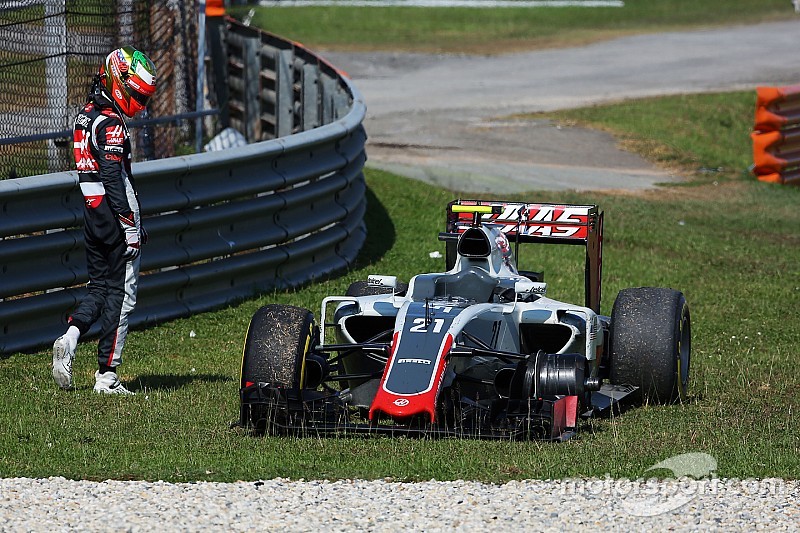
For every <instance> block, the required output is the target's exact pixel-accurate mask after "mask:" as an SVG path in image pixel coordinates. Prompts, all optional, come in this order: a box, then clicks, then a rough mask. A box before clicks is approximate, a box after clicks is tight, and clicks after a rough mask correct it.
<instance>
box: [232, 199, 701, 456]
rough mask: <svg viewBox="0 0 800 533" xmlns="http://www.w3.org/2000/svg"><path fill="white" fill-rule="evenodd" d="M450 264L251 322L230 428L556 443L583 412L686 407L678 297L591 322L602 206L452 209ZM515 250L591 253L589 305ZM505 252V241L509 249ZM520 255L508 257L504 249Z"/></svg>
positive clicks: (625, 304)
mask: <svg viewBox="0 0 800 533" xmlns="http://www.w3.org/2000/svg"><path fill="white" fill-rule="evenodd" d="M439 239H440V240H441V241H444V242H445V243H446V244H445V246H446V266H445V268H446V270H445V271H443V272H436V273H424V274H418V275H415V276H413V277H412V278H411V279H410V280H409V282H408V283H407V284H406V283H402V282H400V281H398V279H397V278H396V277H395V276H391V275H374V276H369V277H368V279H367V280H366V281H358V282H355V283H353V284H352V285H351V286H350V287H349V289H348V290H347V292H346V294H345V295H343V296H328V297H326V298H324V299H323V300H322V304H321V307H320V310H319V314H318V318H315V316H314V313H312V312H311V311H310V310H308V309H304V308H300V307H295V306H289V305H277V304H275V305H266V306H264V307H262V308H261V309H259V310H258V311H257V312H256V313H255V315H254V316H253V317H252V320H251V322H250V325H249V328H248V331H247V335H246V338H245V345H244V354H243V360H242V368H241V383H240V390H239V397H240V418H239V422H238V423H239V424H240V425H241V426H243V427H246V428H252V429H253V430H255V431H257V432H266V433H269V434H296V435H297V434H299V435H317V434H326V433H337V434H347V433H362V432H366V433H376V434H381V433H390V434H394V435H441V436H466V437H478V438H506V439H545V440H556V441H563V440H566V439H569V438H570V437H572V436H573V435H575V433H576V430H577V429H578V426H579V422H580V420H581V419H582V418H584V417H588V416H592V415H597V414H598V413H602V412H609V411H610V410H613V409H614V408H615V407H620V406H622V405H624V403H625V402H627V403H628V404H631V405H635V404H637V403H645V402H646V403H659V404H662V403H671V402H678V401H682V400H683V399H685V398H686V393H687V385H688V381H689V363H690V356H691V326H690V317H689V308H688V305H687V303H686V299H685V297H684V295H683V294H682V293H681V292H679V291H677V290H673V289H666V288H653V287H640V288H629V289H624V290H622V291H620V292H619V294H618V296H617V298H616V300H615V302H614V305H613V309H612V312H611V316H610V317H607V316H602V315H601V314H600V296H601V273H602V244H603V212H602V211H601V210H600V209H599V208H598V206H596V205H557V204H544V203H521V202H506V201H482V200H456V201H453V202H450V203H449V204H448V206H447V222H446V231H444V232H442V233H440V234H439ZM521 244H524V245H526V246H527V245H529V244H536V245H551V244H557V245H581V246H583V247H585V250H586V254H585V276H584V278H585V301H584V303H583V305H576V304H571V303H566V302H561V301H558V300H554V299H551V298H548V297H547V284H546V283H545V281H544V278H543V274H542V273H541V272H533V271H524V270H518V268H517V261H516V258H517V257H519V247H520V245H521ZM512 245H513V246H512ZM512 248H513V250H512Z"/></svg>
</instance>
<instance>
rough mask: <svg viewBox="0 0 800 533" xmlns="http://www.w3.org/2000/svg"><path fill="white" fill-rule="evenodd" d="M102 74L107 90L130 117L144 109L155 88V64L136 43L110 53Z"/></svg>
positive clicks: (102, 81)
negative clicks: (134, 45)
mask: <svg viewBox="0 0 800 533" xmlns="http://www.w3.org/2000/svg"><path fill="white" fill-rule="evenodd" d="M99 75H100V83H101V85H102V86H103V88H104V89H105V91H106V93H107V94H108V95H109V96H110V97H111V98H112V99H113V100H114V102H115V103H116V104H117V106H119V108H120V110H121V111H122V112H123V113H125V115H127V116H129V117H132V116H134V115H135V114H136V113H138V112H139V111H142V110H143V109H144V108H145V107H146V106H147V102H148V101H149V100H150V97H151V96H153V94H154V93H155V92H156V66H155V65H154V64H153V62H152V61H150V58H149V57H147V56H146V55H145V54H144V53H143V52H140V51H139V50H137V49H136V48H134V47H133V46H123V47H122V48H117V49H116V50H114V51H113V52H111V53H110V54H108V56H106V59H105V61H104V62H103V64H101V65H100V72H99Z"/></svg>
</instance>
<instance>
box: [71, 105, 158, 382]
mask: <svg viewBox="0 0 800 533" xmlns="http://www.w3.org/2000/svg"><path fill="white" fill-rule="evenodd" d="M74 155H75V165H76V167H77V170H78V177H79V181H80V188H81V192H82V193H83V196H84V199H85V206H84V223H85V224H84V238H85V242H86V264H87V269H88V273H89V284H88V289H89V292H88V295H87V296H86V297H85V298H84V299H83V300H82V301H81V303H80V304H79V305H78V308H77V309H76V310H75V311H74V312H73V313H72V316H71V317H70V319H69V322H70V324H71V325H73V326H76V327H77V328H78V329H79V330H80V332H81V335H83V334H85V333H86V332H87V331H88V330H89V328H90V327H91V326H92V324H94V323H95V322H97V321H98V320H100V341H99V344H98V348H97V357H98V363H99V365H100V368H105V367H109V368H110V369H114V368H116V367H117V366H118V365H119V364H120V363H121V362H122V349H123V347H124V345H125V338H126V336H127V333H128V315H129V313H130V312H131V311H133V308H134V306H135V305H136V289H137V285H138V278H139V254H138V251H139V250H138V247H139V242H140V237H141V235H142V232H141V222H140V218H139V200H138V198H137V196H136V190H135V188H134V181H133V178H132V176H131V142H130V136H129V134H128V128H127V126H126V125H125V120H124V119H123V118H122V115H121V114H120V113H119V112H118V110H117V108H116V106H114V105H113V104H112V103H111V100H110V99H108V98H106V97H105V95H104V94H103V93H102V91H101V90H96V91H95V92H94V95H93V96H92V97H91V98H90V100H89V102H87V103H86V105H85V106H84V107H83V109H82V110H81V111H80V112H79V113H78V115H77V117H76V118H75V128H74Z"/></svg>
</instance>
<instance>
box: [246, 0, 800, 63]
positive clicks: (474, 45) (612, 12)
mask: <svg viewBox="0 0 800 533" xmlns="http://www.w3.org/2000/svg"><path fill="white" fill-rule="evenodd" d="M250 9H251V8H250V7H249V6H248V7H241V8H236V9H232V10H231V12H232V13H233V14H235V15H238V16H240V17H241V16H244V15H245V14H246V13H247V12H248V11H249V10H250ZM795 16H796V15H795V14H794V11H793V8H792V5H791V2H789V1H788V0H758V1H754V0H703V1H697V0H658V1H654V0H626V1H625V7H622V8H580V7H564V8H532V9H531V8H508V9H498V8H491V9H470V8H425V9H421V8H403V7H386V8H359V7H338V6H334V7H297V8H255V16H254V17H253V20H252V23H253V25H254V26H258V27H260V28H263V29H265V30H268V31H271V32H273V33H277V34H278V35H286V36H289V37H291V38H292V39H295V40H297V41H300V42H302V43H304V44H306V45H308V46H311V47H312V48H314V49H340V50H342V49H346V50H414V51H427V52H454V53H465V52H466V53H488V54H493V53H502V52H506V51H512V50H521V49H531V48H550V47H556V46H571V45H579V44H586V43H588V42H593V41H598V40H602V39H608V38H611V37H618V36H621V35H629V34H634V33H645V32H657V31H673V30H684V29H696V28H701V27H708V26H718V25H730V24H754V23H758V22H764V21H774V20H781V19H787V18H791V17H795Z"/></svg>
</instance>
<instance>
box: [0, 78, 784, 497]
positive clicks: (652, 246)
mask: <svg viewBox="0 0 800 533" xmlns="http://www.w3.org/2000/svg"><path fill="white" fill-rule="evenodd" d="M706 98H708V97H706V96H702V97H681V98H679V99H678V100H677V102H678V103H680V105H677V104H676V102H675V101H673V100H671V99H657V100H645V101H640V102H638V104H636V105H639V106H640V110H639V112H646V111H645V110H647V109H650V108H652V109H651V111H652V112H653V113H655V112H656V110H658V109H660V108H661V106H664V105H667V106H670V105H677V108H680V109H684V110H686V116H683V115H680V117H676V120H674V121H673V123H674V124H675V128H676V131H672V132H671V133H662V132H651V133H649V134H647V132H645V133H644V134H642V135H644V136H645V137H647V135H650V136H651V139H650V141H651V143H655V142H656V141H657V140H658V139H662V140H661V141H659V142H661V143H663V144H664V145H668V144H672V143H673V141H671V140H670V139H671V138H672V137H677V138H680V137H682V134H683V132H684V130H685V129H686V128H687V127H690V128H691V129H692V130H693V131H699V130H704V129H706V128H709V127H712V126H710V124H714V123H715V118H714V117H716V116H717V115H718V113H717V111H718V110H717V108H716V106H714V105H708V102H707V101H706V100H705V99H706ZM718 98H721V99H723V100H727V101H730V102H736V101H738V100H739V99H744V98H745V97H744V96H743V95H738V94H730V95H719V97H718ZM704 102H706V103H704ZM630 105H633V104H624V105H623V106H622V107H619V106H605V107H603V108H591V109H587V110H583V111H576V112H570V114H571V115H570V119H572V120H577V119H579V118H580V119H581V120H588V119H587V117H591V119H592V121H601V122H602V123H603V124H605V126H606V127H608V128H614V129H617V131H621V130H620V128H622V127H621V126H619V124H618V123H625V121H623V120H621V119H619V115H621V114H628V113H629V111H628V110H627V107H626V106H630ZM692 109H694V111H690V110H692ZM583 115H586V116H583ZM692 117H693V118H692ZM731 120H733V121H734V122H735V124H734V126H735V128H738V129H741V128H744V127H745V126H744V125H743V124H744V123H745V122H748V121H749V120H750V114H747V115H746V116H738V115H736V116H733V117H732V118H731ZM629 122H630V121H629ZM624 127H626V128H627V127H628V126H624ZM633 129H635V128H633V127H632V126H631V127H630V129H629V130H628V131H627V133H626V135H630V136H636V135H639V133H637V132H635V131H632V130H633ZM709 135H710V134H709ZM740 137H741V136H736V135H732V136H731V139H732V140H731V141H730V142H708V140H706V141H703V142H702V143H700V142H699V141H698V144H708V145H710V146H711V148H710V150H711V151H710V152H709V153H707V154H706V153H703V154H698V153H696V152H695V151H691V152H686V153H684V150H683V149H682V148H680V147H678V146H671V147H670V150H674V151H675V153H678V154H684V155H683V156H682V157H687V158H688V160H689V161H691V162H692V165H693V166H703V167H712V166H728V165H730V166H731V167H737V166H742V165H743V163H744V162H745V161H746V159H747V157H746V156H744V155H742V153H743V152H746V150H747V148H748V141H747V139H746V138H740ZM713 138H716V137H713ZM737 139H738V140H737ZM693 146H696V145H693ZM687 154H688V155H687ZM367 182H368V185H369V197H368V200H369V202H370V209H369V213H368V217H367V224H368V229H369V237H368V241H367V243H366V246H365V248H364V250H363V252H362V254H361V256H360V258H359V260H358V264H357V265H356V266H355V267H354V268H353V270H351V271H350V272H347V273H344V274H342V275H341V276H339V277H336V278H335V279H331V280H328V281H324V282H321V283H317V284H313V285H309V286H307V287H305V288H302V289H301V290H298V291H296V292H282V293H279V294H271V295H267V296H264V297H260V298H257V299H254V300H252V301H248V302H245V303H242V304H241V305H239V306H236V307H231V308H227V309H223V310H221V311H218V312H214V313H206V314H202V315H198V316H194V317H191V318H188V319H185V320H177V321H174V322H170V323H168V324H164V325H162V326H159V327H154V328H151V329H148V330H145V331H136V332H133V333H132V334H131V335H130V337H129V343H128V346H127V348H126V361H125V364H124V366H123V367H122V369H123V371H122V377H123V379H125V380H127V383H128V385H129V386H130V388H132V389H134V390H136V391H137V392H138V394H137V395H136V396H134V397H130V398H114V397H98V396H96V395H94V394H93V393H92V391H91V385H92V382H93V378H92V374H93V372H94V364H95V363H94V350H95V344H94V343H86V344H82V345H81V346H80V347H79V350H78V358H77V360H76V363H75V381H76V384H77V386H78V390H76V391H74V392H62V391H60V390H57V389H56V387H55V385H54V384H53V383H52V379H51V376H50V370H49V363H50V354H49V353H47V352H42V353H39V354H32V355H25V354H15V355H12V356H10V357H7V358H4V359H1V360H0V401H2V405H3V406H4V409H3V410H2V411H0V426H2V427H3V428H4V429H3V431H2V432H0V476H2V477H13V476H31V477H46V476H54V475H61V476H66V477H69V478H76V479H98V480H102V479H107V478H116V479H148V480H157V479H163V480H169V481H187V480H218V481H231V480H254V479H263V478H272V477H276V476H281V477H290V478H294V479H297V478H305V479H311V478H350V477H357V478H367V479H374V478H392V479H395V480H425V479H431V478H436V479H459V478H460V479H476V480H484V481H493V482H502V481H505V480H509V479H522V478H562V477H567V476H600V477H602V476H604V475H605V474H609V475H611V476H613V477H631V478H636V477H640V476H643V475H645V470H646V469H647V468H648V467H649V466H651V465H653V464H655V463H656V462H658V461H661V460H663V459H665V458H667V457H670V456H672V455H676V454H679V453H687V452H705V453H709V454H711V455H713V456H714V457H715V458H716V459H717V460H718V463H719V466H718V470H717V473H718V475H719V476H721V477H740V478H744V477H768V476H778V477H783V478H797V477H798V473H800V420H798V418H797V413H798V411H799V410H800V399H798V395H797V394H796V392H797V390H800V378H799V377H798V373H797V364H796V357H797V349H798V346H800V323H798V321H797V319H796V314H797V309H798V302H800V281H798V280H800V270H799V269H798V265H799V264H800V237H799V236H798V232H797V228H798V227H800V210H798V208H797V206H798V204H800V189H797V188H790V187H781V186H774V185H768V184H762V183H759V182H757V181H755V180H753V179H751V178H749V177H744V176H742V175H731V176H729V177H728V178H727V179H725V180H722V181H717V182H716V184H715V183H714V182H713V181H712V180H711V179H708V178H703V177H699V178H697V179H696V180H694V181H693V182H692V186H675V187H669V188H666V189H662V190H660V191H657V192H652V193H644V194H636V195H611V194H589V193H586V194H577V193H566V192H547V193H542V194H532V195H527V196H526V197H525V198H524V199H527V200H539V201H564V202H597V203H599V204H601V206H602V207H603V208H604V209H605V211H606V240H605V250H604V266H605V275H604V294H605V298H604V301H603V310H604V312H605V313H608V312H610V308H611V305H612V303H613V299H614V296H615V295H616V292H617V291H618V290H620V289H622V288H624V287H629V286H641V285H653V286H666V287H674V288H678V289H680V290H682V291H684V293H685V294H686V297H687V299H688V301H689V304H690V306H691V311H692V319H693V337H694V339H693V343H694V353H693V361H692V369H691V383H690V394H691V400H690V402H689V403H688V404H686V405H682V406H658V407H654V406H650V407H644V408H640V409H634V410H631V411H628V412H626V413H625V414H624V415H622V416H621V417H618V418H613V419H600V420H592V421H590V422H587V423H586V424H584V425H583V426H582V427H581V428H580V429H581V431H580V434H579V436H578V438H576V439H574V440H572V441H569V442H567V443H564V444H550V443H539V442H484V441H473V440H466V439H449V440H429V439H421V440H410V439H404V438H399V439H392V438H383V437H379V438H340V439H336V438H322V439H317V438H306V439H296V438H277V437H252V436H250V435H248V434H246V433H244V432H242V431H240V430H235V429H230V428H229V423H230V422H231V421H233V420H235V419H236V418H237V416H238V379H239V368H240V364H241V349H242V343H243V339H244V335H245V332H246V329H247V325H248V322H249V318H250V316H251V315H252V314H253V313H254V312H255V311H256V309H257V308H258V307H259V306H261V305H264V304H266V303H271V302H282V303H291V304H294V305H300V306H305V307H308V308H310V309H312V310H314V311H316V309H317V308H318V306H319V303H320V301H321V299H322V297H323V296H325V295H327V294H334V293H342V292H343V291H344V290H345V288H346V287H347V285H348V284H349V283H350V282H352V281H354V280H357V279H364V278H365V277H366V276H367V275H368V274H370V273H383V274H397V275H399V276H400V277H401V278H402V279H404V280H408V278H409V277H410V276H412V275H414V274H416V273H419V272H423V271H435V270H440V269H442V268H443V264H442V262H443V260H433V259H431V258H430V257H429V256H428V253H429V252H431V251H434V250H439V251H442V252H443V251H444V248H443V245H442V243H440V242H438V240H437V232H438V231H440V230H441V229H443V223H444V206H445V204H446V202H447V201H449V200H450V199H452V195H451V194H450V193H448V192H447V191H443V190H440V189H436V188H434V187H431V186H429V185H426V184H423V183H418V182H413V181H409V180H406V179H402V178H399V177H396V176H393V175H390V174H386V173H383V172H379V171H372V170H370V171H368V172H367ZM572 250H573V249H572V248H570V247H566V248H563V247H562V249H559V247H540V248H535V247H528V248H527V249H523V258H522V259H523V262H524V263H525V264H524V266H528V267H530V268H533V267H537V266H538V267H542V268H544V270H545V273H546V279H547V280H548V282H549V283H550V293H549V294H550V295H551V296H553V297H555V298H559V299H564V300H567V301H580V298H581V294H582V292H581V290H582V289H581V286H582V285H581V281H580V259H581V258H580V257H576V256H570V255H569V254H572V253H573V252H572ZM560 254H567V262H566V263H565V262H563V261H562V258H561V257H560ZM192 331H194V332H195V335H194V336H192V335H191V334H190V333H191V332H192Z"/></svg>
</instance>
